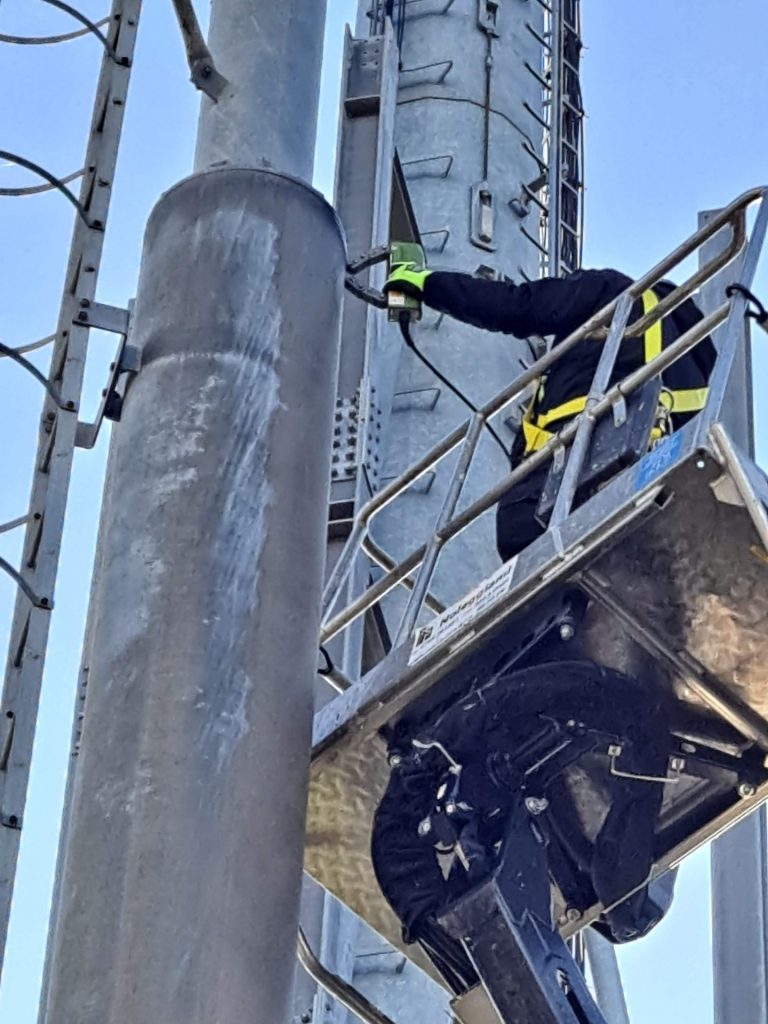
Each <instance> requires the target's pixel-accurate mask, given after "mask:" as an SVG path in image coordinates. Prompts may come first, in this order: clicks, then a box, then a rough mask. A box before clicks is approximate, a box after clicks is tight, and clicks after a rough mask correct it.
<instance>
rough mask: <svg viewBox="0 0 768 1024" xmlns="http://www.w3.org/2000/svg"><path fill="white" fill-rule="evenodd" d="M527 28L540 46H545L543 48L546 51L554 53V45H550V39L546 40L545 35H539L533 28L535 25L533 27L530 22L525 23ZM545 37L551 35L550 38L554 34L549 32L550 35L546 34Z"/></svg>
mask: <svg viewBox="0 0 768 1024" xmlns="http://www.w3.org/2000/svg"><path fill="white" fill-rule="evenodd" d="M525 27H526V28H527V29H528V31H529V32H530V33H531V35H532V36H533V38H534V39H535V40H536V41H537V42H538V43H539V44H540V45H541V46H543V47H544V49H545V50H549V52H550V53H551V52H552V44H551V43H550V41H549V40H548V39H546V38H545V36H543V35H540V33H538V32H537V31H536V29H535V28H534V27H533V25H531V23H530V22H529V21H526V23H525ZM545 35H549V36H551V35H552V33H551V32H548V33H545Z"/></svg>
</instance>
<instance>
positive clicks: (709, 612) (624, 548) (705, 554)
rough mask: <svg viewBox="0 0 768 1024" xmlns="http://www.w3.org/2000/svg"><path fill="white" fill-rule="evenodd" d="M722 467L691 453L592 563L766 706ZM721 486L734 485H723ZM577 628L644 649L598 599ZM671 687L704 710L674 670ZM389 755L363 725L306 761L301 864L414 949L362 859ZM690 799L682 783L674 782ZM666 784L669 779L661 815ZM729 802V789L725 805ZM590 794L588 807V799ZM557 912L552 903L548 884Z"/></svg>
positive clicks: (764, 585)
mask: <svg viewBox="0 0 768 1024" xmlns="http://www.w3.org/2000/svg"><path fill="white" fill-rule="evenodd" d="M721 476H722V470H721V468H720V467H719V466H718V465H717V464H716V463H714V462H713V461H711V460H709V459H707V460H706V461H705V463H704V467H703V469H700V468H697V467H696V464H695V463H689V464H688V465H687V466H685V467H683V468H682V469H681V470H679V471H678V472H677V473H676V474H675V476H674V477H673V478H672V480H671V482H670V490H671V492H672V493H673V499H672V500H671V501H670V503H669V505H668V506H667V507H666V508H665V510H664V511H663V512H662V513H661V514H659V515H657V516H655V517H653V518H651V519H649V521H648V522H647V523H646V524H645V525H643V526H642V527H640V528H639V529H638V530H637V531H635V532H634V533H632V534H630V535H628V536H625V537H624V538H622V539H621V540H620V541H619V543H617V544H616V546H615V547H614V548H613V549H611V550H610V551H608V552H607V553H605V554H602V555H601V556H600V557H599V558H598V559H596V560H595V562H594V563H593V564H592V566H591V567H590V568H591V569H592V570H593V571H594V572H595V573H597V575H598V576H599V577H601V578H602V579H603V580H604V581H605V582H606V583H608V584H609V585H610V588H611V589H612V590H613V591H614V592H615V593H617V594H619V595H621V598H622V601H623V602H624V603H625V604H626V605H628V606H629V607H630V608H631V609H632V610H633V612H634V613H635V615H636V616H637V618H638V619H639V620H641V621H643V622H645V623H646V624H647V625H648V626H650V627H651V628H652V629H653V630H654V631H655V632H657V633H658V635H659V636H660V637H662V638H663V639H664V640H665V641H666V642H667V644H668V645H669V646H670V647H671V648H673V649H675V650H682V649H687V650H688V651H689V652H690V653H691V654H692V655H693V656H694V657H695V658H696V659H697V660H698V661H700V662H701V663H702V664H703V665H704V666H705V667H706V668H707V669H708V670H709V671H710V672H712V673H713V674H714V675H716V676H717V677H718V679H719V680H720V681H721V682H722V683H723V684H725V686H726V687H727V688H729V689H731V690H732V691H733V692H734V693H736V694H738V695H739V697H740V698H741V699H742V700H744V701H745V702H746V703H748V704H749V705H750V707H752V708H753V709H754V710H756V711H758V712H759V713H760V714H762V715H765V714H766V713H767V712H768V558H767V557H766V554H765V551H764V549H763V548H762V547H761V546H760V542H759V538H758V535H757V533H756V531H755V529H754V526H753V524H752V521H751V520H750V517H749V514H748V513H747V511H746V509H745V508H744V507H743V506H740V505H734V504H730V503H728V502H724V501H722V500H719V499H718V497H717V496H716V494H715V491H714V490H713V487H712V485H713V484H715V483H716V481H718V479H720V478H721ZM719 493H720V494H721V496H722V495H723V494H724V493H725V494H729V493H730V496H731V497H732V496H733V493H732V488H726V489H720V490H719ZM585 629H586V633H587V636H588V640H587V642H588V644H590V645H591V652H592V653H593V654H594V655H596V656H599V658H600V660H602V661H603V663H605V664H609V665H611V666H612V667H616V668H618V669H623V670H625V671H627V670H631V669H632V668H633V667H637V661H636V659H637V658H638V657H642V656H643V655H642V654H641V653H640V652H638V649H637V648H636V647H635V645H634V644H632V643H628V642H627V638H626V636H625V635H623V633H622V630H621V628H620V627H618V626H617V623H616V621H615V619H613V618H612V617H611V616H610V615H609V614H608V613H607V612H606V611H605V610H604V609H602V608H601V607H599V606H597V605H593V606H592V608H591V610H590V614H589V617H588V620H587V622H586V623H585ZM675 690H676V693H677V696H678V698H679V699H680V700H681V701H683V702H685V703H688V704H690V705H693V706H695V707H696V708H697V709H701V705H700V704H699V703H698V701H697V699H696V698H695V697H694V695H693V694H692V693H691V692H690V691H689V690H688V689H687V687H686V686H685V684H684V683H683V681H681V680H676V681H675ZM387 775H388V766H387V762H386V758H385V755H384V748H383V744H382V743H381V741H380V740H379V739H378V738H376V737H373V738H372V737H370V736H366V735H365V731H364V730H361V731H359V732H356V733H355V738H354V739H350V737H349V736H347V737H346V739H344V740H342V742H340V743H339V744H338V745H337V746H336V748H335V750H332V751H330V752H326V753H325V754H324V755H323V757H322V758H321V759H320V760H319V761H318V763H317V764H316V765H315V770H314V776H313V782H312V787H311V794H310V804H309V836H308V845H307V854H306V867H307V870H308V871H309V872H310V873H311V874H312V875H314V877H315V878H317V880H318V881H319V882H320V883H321V884H322V885H324V886H325V887H326V888H328V889H329V890H330V891H331V892H333V893H334V894H335V895H336V896H338V897H339V898H340V899H342V900H343V901H344V902H345V903H347V904H348V905H349V906H350V907H351V908H352V909H353V910H354V911H355V912H356V913H358V914H359V915H360V916H361V917H363V918H364V919H365V920H366V921H368V922H369V924H371V925H372V927H374V928H375V929H376V930H377V931H378V932H380V933H381V934H382V935H383V936H384V937H385V938H387V939H388V940H389V941H390V942H392V944H393V945H395V946H397V947H398V948H401V949H403V951H404V952H405V953H406V955H408V956H409V957H410V958H411V959H416V960H417V962H423V957H422V956H421V955H420V953H419V952H418V951H415V950H414V947H412V946H411V947H406V946H403V944H402V942H401V940H400V926H399V924H398V922H397V921H396V919H395V917H394V915H393V913H392V911H391V910H390V909H389V907H388V906H387V904H386V902H385V901H384V899H383V897H382V896H381V893H380V892H379V889H378V886H377V885H376V880H375V878H374V875H373V870H372V867H371V862H370V852H369V847H370V830H371V821H372V815H373V812H374V810H375V807H376V805H377V803H378V801H379V799H380V797H381V795H382V793H383V791H384V788H385V786H386V781H387ZM675 792H676V793H677V794H678V795H679V798H682V799H687V798H688V796H689V794H690V787H689V786H683V787H680V788H679V790H677V791H675ZM675 792H673V791H672V787H669V791H668V793H667V799H666V800H665V817H667V816H668V815H669V814H670V811H671V808H670V804H672V803H674V800H675ZM582 797H583V802H585V806H584V807H583V808H582V811H583V816H584V817H585V818H589V817H590V816H591V815H593V816H595V817H596V818H599V815H600V813H604V810H603V811H602V812H601V809H600V806H599V805H600V803H601V801H600V798H599V794H598V793H597V792H594V793H593V792H591V791H590V789H589V788H585V789H583V793H582ZM737 803H738V801H737V799H736V796H735V794H734V804H737ZM590 804H591V805H592V806H591V807H589V806H587V805H590ZM554 898H555V913H556V914H557V913H558V912H559V909H560V907H559V903H560V901H559V900H558V894H557V893H554Z"/></svg>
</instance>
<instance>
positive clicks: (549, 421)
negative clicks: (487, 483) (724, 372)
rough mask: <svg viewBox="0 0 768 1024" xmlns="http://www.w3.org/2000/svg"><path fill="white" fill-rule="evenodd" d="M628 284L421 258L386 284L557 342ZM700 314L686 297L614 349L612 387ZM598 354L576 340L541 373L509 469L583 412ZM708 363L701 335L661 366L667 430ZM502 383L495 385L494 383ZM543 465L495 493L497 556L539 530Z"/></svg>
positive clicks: (696, 399) (495, 327)
mask: <svg viewBox="0 0 768 1024" xmlns="http://www.w3.org/2000/svg"><path fill="white" fill-rule="evenodd" d="M631 284H632V280H631V278H629V277H627V275H626V274H622V273H620V272H619V271H618V270H577V271H576V272H575V273H572V274H569V275H568V276H567V277H563V278H554V277H545V278H541V279H540V280H538V281H532V282H530V283H524V284H513V283H511V282H509V281H490V280H487V279H483V278H477V277H472V276H470V275H469V274H460V273H454V272H448V271H432V270H428V269H424V267H423V264H422V266H419V264H418V263H415V262H404V263H399V264H394V265H393V266H392V268H391V273H390V276H389V278H388V280H387V283H386V285H385V289H384V290H385V291H386V292H397V293H401V294H403V295H407V296H408V297H410V298H414V299H417V300H419V301H421V302H424V303H425V304H426V305H427V306H429V307H430V308H431V309H435V310H437V311H439V312H440V313H446V314H448V315H449V316H452V317H454V318H455V319H457V320H460V321H462V322H463V323H466V324H471V325H472V326H473V327H479V328H481V329H482V330H486V331H495V332H501V333H503V334H511V335H513V336H514V337H516V338H529V337H532V336H548V335H552V336H553V338H554V345H555V346H557V345H558V344H559V343H560V342H562V341H563V340H564V339H565V338H567V337H568V336H569V335H570V334H572V333H573V332H574V331H576V330H577V329H578V328H579V327H580V326H581V325H582V324H584V323H585V322H586V321H587V320H588V319H589V318H590V317H591V316H593V314H595V313H597V312H598V311H599V310H600V309H602V308H603V307H604V306H606V305H608V303H610V302H611V301H612V300H613V299H615V298H616V297H617V296H618V295H620V294H621V293H622V292H623V291H624V290H625V289H627V288H628V287H629V286H630V285H631ZM674 287H675V286H674V285H673V284H671V283H670V282H668V281H662V282H659V283H658V284H656V285H654V287H653V289H652V290H648V291H646V292H645V293H644V294H643V295H642V297H641V298H640V299H638V300H637V301H636V302H635V305H634V308H633V310H632V314H631V316H630V321H629V322H630V325H631V324H632V323H633V322H635V321H636V320H639V319H640V317H641V316H642V315H643V314H644V313H646V312H649V311H650V310H652V309H653V308H654V307H655V306H656V305H657V304H658V302H659V301H660V300H661V299H663V298H664V297H665V296H666V295H668V294H669V293H670V292H671V291H672V290H673V288H674ZM701 318H702V314H701V312H700V310H699V309H698V307H697V306H696V304H695V303H694V302H693V300H691V299H688V300H686V301H685V302H683V303H682V304H681V305H680V306H678V308H677V309H675V310H673V311H672V312H671V313H670V314H668V315H667V316H666V317H665V318H664V319H663V320H662V321H660V322H658V323H656V324H654V325H653V326H652V327H650V328H649V330H647V331H646V332H645V335H644V337H642V338H637V337H626V338H625V339H624V340H623V342H622V344H621V347H620V349H619V353H618V357H617V359H616V363H615V367H614V373H613V377H612V379H611V384H614V383H616V382H617V381H620V380H622V379H623V378H624V377H626V376H627V374H628V373H630V372H632V371H633V370H636V369H638V368H639V367H640V366H642V365H643V364H644V363H646V362H649V361H650V360H651V359H652V358H654V357H655V356H656V355H658V354H659V352H661V351H662V350H663V349H665V348H667V347H668V346H669V345H671V344H672V342H673V341H675V340H676V339H677V338H679V337H680V336H681V335H682V334H684V333H685V332H686V331H687V330H688V329H689V328H691V327H692V326H693V325H694V324H695V323H697V322H698V321H699V320H701ZM600 351H601V345H600V344H599V343H596V341H595V340H594V339H589V338H586V339H583V340H582V341H580V342H578V344H576V345H575V346H574V347H573V348H572V349H570V351H569V352H567V353H566V354H565V355H564V356H563V358H562V359H560V360H558V361H557V362H555V363H554V364H553V365H552V366H551V367H550V369H549V371H548V372H547V373H546V374H545V375H544V376H543V377H541V378H540V379H539V382H538V386H537V388H536V390H535V393H534V396H533V399H532V401H531V402H530V403H529V406H528V409H527V410H526V412H525V417H524V420H523V430H522V432H521V434H520V435H519V436H518V438H517V441H516V442H515V444H514V445H513V447H512V452H511V459H512V465H513V466H516V465H518V464H519V463H520V461H521V459H523V458H525V457H526V456H527V455H530V454H531V453H532V452H534V451H537V450H538V449H539V448H541V447H543V445H544V444H546V443H547V441H548V440H549V439H550V438H551V437H552V436H553V435H554V433H556V432H557V431H559V430H560V429H561V428H562V427H563V426H564V425H565V424H566V423H567V422H568V421H569V420H571V419H573V418H574V416H576V415H578V413H579V412H581V411H582V410H583V409H584V407H585V405H586V395H587V393H588V391H589V389H590V386H591V384H592V378H593V376H594V373H595V370H596V368H597V364H598V360H599V358H600ZM478 354H479V355H480V353H478ZM714 363H715V349H714V346H713V344H712V342H711V340H710V339H709V338H705V339H704V340H703V341H701V342H700V343H699V344H698V345H697V346H696V347H695V348H694V349H692V350H691V351H690V352H688V353H687V354H686V355H684V356H682V357H681V358H680V359H679V360H678V361H677V362H675V363H673V365H672V366H670V367H669V368H668V369H667V370H665V371H664V375H663V386H664V389H665V390H664V392H663V393H662V401H663V404H664V408H665V410H666V412H667V413H668V414H669V415H667V416H666V417H665V419H666V420H667V423H668V426H669V428H670V429H673V430H676V429H678V428H679V427H681V426H682V425H683V424H684V423H686V422H687V421H688V420H689V419H690V418H691V417H692V416H693V415H695V414H696V413H697V412H698V411H699V410H700V409H702V408H703V406H704V403H705V401H706V394H707V392H706V386H707V381H708V380H709V375H710V373H711V371H712V368H713V366H714ZM506 383H508V382H507V381H500V382H499V384H500V386H501V385H504V384H506ZM548 471H549V464H548V463H544V464H543V465H542V466H540V467H539V468H537V469H536V470H534V471H533V472H532V473H531V474H530V475H529V476H528V477H526V478H525V479H524V480H522V481H521V482H520V483H518V484H517V485H515V486H513V487H512V488H511V489H510V490H509V491H508V492H507V494H505V495H504V497H503V498H502V499H501V501H500V503H499V506H498V510H497V518H496V524H497V546H498V550H499V554H500V555H501V558H502V560H503V561H507V560H508V559H510V558H512V557H513V555H516V554H517V553H518V552H519V551H521V550H522V549H523V548H525V547H526V546H527V545H528V544H530V543H531V541H533V540H535V539H536V537H538V536H539V535H540V534H541V533H542V532H543V531H544V528H545V527H544V526H543V525H542V524H541V523H540V522H539V521H538V520H537V518H536V508H537V505H538V502H539V497H540V494H541V491H542V488H543V486H544V482H545V480H546V476H547V473H548Z"/></svg>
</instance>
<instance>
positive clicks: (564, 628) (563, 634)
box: [560, 622, 576, 640]
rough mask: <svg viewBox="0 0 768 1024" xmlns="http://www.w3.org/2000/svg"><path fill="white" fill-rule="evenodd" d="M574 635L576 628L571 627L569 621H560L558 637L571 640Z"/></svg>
mask: <svg viewBox="0 0 768 1024" xmlns="http://www.w3.org/2000/svg"><path fill="white" fill-rule="evenodd" d="M575 635H576V630H575V629H574V628H573V626H572V624H571V623H570V622H562V623H560V639H561V640H573V638H574V636H575Z"/></svg>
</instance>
